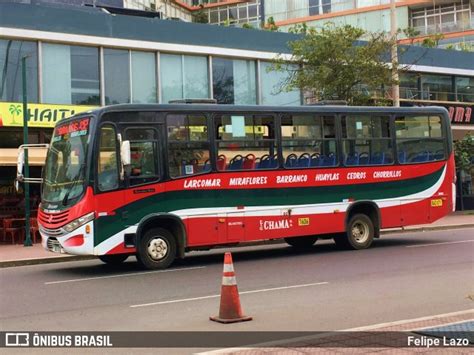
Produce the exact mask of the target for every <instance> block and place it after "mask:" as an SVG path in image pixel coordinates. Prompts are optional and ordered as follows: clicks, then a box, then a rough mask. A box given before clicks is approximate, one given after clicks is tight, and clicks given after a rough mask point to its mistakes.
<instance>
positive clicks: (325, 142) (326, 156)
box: [281, 114, 338, 169]
mask: <svg viewBox="0 0 474 355" xmlns="http://www.w3.org/2000/svg"><path fill="white" fill-rule="evenodd" d="M334 122H335V120H334V116H320V115H308V114H306V115H304V114H301V115H292V116H289V115H288V116H284V117H282V123H281V134H282V149H283V159H284V164H285V168H287V169H292V168H294V169H300V168H315V167H325V166H326V167H327V166H335V165H337V162H338V159H337V150H336V147H337V144H336V134H335V123H334Z"/></svg>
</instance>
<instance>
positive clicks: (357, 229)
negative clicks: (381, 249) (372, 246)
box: [351, 221, 370, 244]
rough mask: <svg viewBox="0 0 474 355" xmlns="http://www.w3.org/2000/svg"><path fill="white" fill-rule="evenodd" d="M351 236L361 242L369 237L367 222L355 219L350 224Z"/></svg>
mask: <svg viewBox="0 0 474 355" xmlns="http://www.w3.org/2000/svg"><path fill="white" fill-rule="evenodd" d="M351 232H352V237H353V238H354V239H355V241H356V242H357V243H360V244H363V243H365V242H366V241H367V240H368V239H369V233H370V232H369V226H368V224H367V223H365V222H362V221H357V222H355V223H354V224H353V225H352V231H351Z"/></svg>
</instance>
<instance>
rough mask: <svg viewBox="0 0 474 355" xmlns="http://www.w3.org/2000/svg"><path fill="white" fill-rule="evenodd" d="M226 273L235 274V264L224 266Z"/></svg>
mask: <svg viewBox="0 0 474 355" xmlns="http://www.w3.org/2000/svg"><path fill="white" fill-rule="evenodd" d="M224 272H234V265H233V264H224Z"/></svg>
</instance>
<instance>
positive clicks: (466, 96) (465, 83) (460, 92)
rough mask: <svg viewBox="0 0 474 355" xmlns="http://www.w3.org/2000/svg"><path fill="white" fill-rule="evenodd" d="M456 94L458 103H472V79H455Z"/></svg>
mask: <svg viewBox="0 0 474 355" xmlns="http://www.w3.org/2000/svg"><path fill="white" fill-rule="evenodd" d="M456 92H457V96H458V97H457V99H458V101H462V102H474V78H469V77H457V78H456Z"/></svg>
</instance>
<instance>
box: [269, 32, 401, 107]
mask: <svg viewBox="0 0 474 355" xmlns="http://www.w3.org/2000/svg"><path fill="white" fill-rule="evenodd" d="M291 32H292V33H297V34H301V35H302V37H301V39H299V40H296V41H293V42H290V43H289V46H290V49H291V51H292V58H291V59H290V62H291V63H292V64H295V63H296V64H297V65H296V66H291V65H289V63H288V62H287V61H285V60H284V59H283V58H282V57H281V56H280V57H279V58H277V60H276V61H275V62H274V65H273V66H272V70H286V71H288V73H289V76H288V79H287V81H286V82H285V83H282V88H281V89H282V90H285V91H290V90H294V89H300V90H302V91H303V92H305V93H307V94H310V95H311V96H313V97H314V98H316V99H318V100H344V101H346V102H347V103H348V104H350V105H364V104H369V103H371V104H374V101H373V99H372V98H373V95H372V93H373V92H374V91H375V92H378V91H379V90H380V89H381V88H382V87H383V86H386V87H387V86H390V85H392V83H394V80H393V78H392V74H391V70H390V65H389V64H388V63H387V62H388V61H389V58H388V55H387V54H388V53H390V47H391V45H392V43H393V39H387V37H386V34H384V33H368V32H366V31H364V30H363V29H360V28H356V27H353V26H350V25H345V26H342V27H336V26H335V25H334V24H332V23H329V24H326V25H325V26H323V27H322V28H321V29H315V28H312V27H308V26H306V25H305V24H302V25H298V26H296V27H294V28H293V29H292V30H291ZM362 39H364V40H365V41H366V42H365V43H358V44H357V41H361V40H362ZM381 101H382V104H386V100H384V99H382V100H381Z"/></svg>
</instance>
